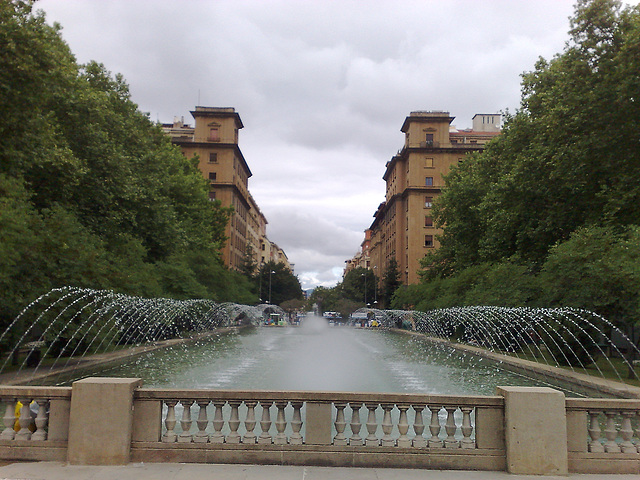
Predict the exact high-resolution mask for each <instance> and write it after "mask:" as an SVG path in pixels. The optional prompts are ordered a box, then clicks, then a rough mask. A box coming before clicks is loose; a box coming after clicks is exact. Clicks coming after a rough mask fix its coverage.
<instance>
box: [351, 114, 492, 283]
mask: <svg viewBox="0 0 640 480" xmlns="http://www.w3.org/2000/svg"><path fill="white" fill-rule="evenodd" d="M453 120H454V117H452V116H450V114H449V112H445V111H416V112H411V113H410V114H409V116H408V117H406V119H405V121H404V123H403V124H402V127H401V129H400V130H401V131H402V132H403V133H404V134H405V138H404V145H403V147H402V149H401V150H400V151H399V152H398V153H397V155H395V156H393V157H392V158H391V160H390V161H388V162H387V164H386V170H385V172H384V175H383V177H382V178H383V179H384V181H385V183H386V194H385V201H384V202H382V203H381V204H380V205H379V206H378V208H377V210H376V212H375V213H374V215H373V216H374V220H373V223H372V224H371V226H370V227H369V229H368V230H367V231H365V242H367V244H368V245H367V249H366V251H365V249H364V248H362V249H361V251H360V252H358V254H357V255H356V257H358V256H359V257H360V258H358V259H357V262H358V263H359V264H364V265H369V267H367V268H373V269H374V270H375V271H376V272H379V274H378V275H377V276H380V275H382V274H383V273H384V272H385V271H386V269H387V266H388V263H389V260H390V259H391V258H395V259H396V261H397V262H398V269H399V271H400V275H401V280H402V282H403V283H404V284H407V285H408V284H413V283H418V281H419V277H418V270H419V268H420V260H421V259H422V258H423V257H424V256H425V255H426V254H427V253H428V252H430V251H433V250H434V249H437V248H438V247H439V242H438V238H437V237H438V235H439V234H440V233H441V232H442V230H441V229H438V228H436V227H435V226H434V221H433V216H432V206H433V201H434V200H435V199H436V198H437V197H438V195H439V194H440V193H441V191H442V188H443V187H444V178H443V177H444V175H446V174H447V173H448V172H449V170H450V169H451V167H452V166H453V165H456V164H458V163H459V162H462V161H463V160H464V157H465V155H467V154H468V153H472V152H477V151H481V150H483V149H484V145H485V144H486V143H487V142H489V141H490V140H491V139H493V138H494V137H495V136H496V135H499V134H500V120H501V116H500V115H499V114H477V115H475V116H474V117H473V124H472V125H473V127H472V128H470V129H465V130H458V129H456V128H455V127H453V126H452V125H451V122H452V121H453ZM367 239H368V241H367ZM365 242H363V245H365ZM356 257H354V259H352V260H351V261H349V260H348V261H347V262H348V265H350V263H349V262H355V261H356ZM362 257H365V258H362Z"/></svg>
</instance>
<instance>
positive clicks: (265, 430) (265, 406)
mask: <svg viewBox="0 0 640 480" xmlns="http://www.w3.org/2000/svg"><path fill="white" fill-rule="evenodd" d="M271 405H273V402H265V401H262V400H261V401H260V406H261V407H262V420H260V428H261V429H262V433H261V434H260V436H259V437H258V443H261V444H271V443H273V440H272V438H271V435H269V429H270V428H271V415H270V412H269V408H271Z"/></svg>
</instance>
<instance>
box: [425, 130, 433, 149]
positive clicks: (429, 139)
mask: <svg viewBox="0 0 640 480" xmlns="http://www.w3.org/2000/svg"><path fill="white" fill-rule="evenodd" d="M425 141H426V144H427V147H433V133H427V135H426V136H425Z"/></svg>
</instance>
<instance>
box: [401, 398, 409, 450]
mask: <svg viewBox="0 0 640 480" xmlns="http://www.w3.org/2000/svg"><path fill="white" fill-rule="evenodd" d="M398 410H400V418H399V419H398V432H400V436H399V437H398V446H399V447H402V448H409V447H410V446H411V439H410V438H409V437H408V436H407V432H408V431H409V420H408V419H407V410H409V406H408V405H398Z"/></svg>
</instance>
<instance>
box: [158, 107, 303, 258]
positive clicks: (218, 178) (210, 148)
mask: <svg viewBox="0 0 640 480" xmlns="http://www.w3.org/2000/svg"><path fill="white" fill-rule="evenodd" d="M191 115H192V116H193V118H194V121H195V126H194V127H191V126H190V125H185V123H184V119H180V120H178V119H175V120H174V122H173V124H165V125H163V130H164V132H165V133H166V134H167V135H169V136H171V140H172V142H173V143H174V144H175V145H178V146H179V147H180V149H181V150H182V153H183V154H184V155H185V156H186V157H187V158H192V157H193V156H194V155H197V156H198V158H199V163H198V168H199V169H200V171H201V172H202V175H203V176H204V178H206V179H207V180H208V181H209V184H210V190H209V198H210V199H211V200H212V201H213V200H220V202H221V204H222V206H223V207H233V214H232V216H231V218H230V220H229V223H228V224H227V227H226V230H225V234H226V237H227V241H226V243H225V245H224V248H223V249H222V258H223V261H224V263H225V265H227V266H228V267H229V268H231V269H235V270H238V269H240V268H241V267H242V265H243V263H244V261H245V259H246V256H247V255H249V254H250V255H252V256H253V260H254V262H255V263H256V265H260V264H261V263H264V262H267V261H269V260H270V257H269V255H271V250H272V249H271V245H272V242H270V241H269V239H268V238H267V223H268V222H267V219H266V217H265V216H264V215H263V214H262V212H261V211H260V208H259V207H258V204H257V203H256V201H255V199H254V198H253V196H252V195H251V193H250V192H249V178H250V177H251V175H252V174H251V170H250V169H249V165H248V164H247V162H246V160H245V158H244V156H243V155H242V151H241V150H240V147H239V145H238V137H239V131H240V129H241V128H243V127H244V125H243V124H242V120H241V119H240V115H238V113H237V112H236V111H235V109H234V108H231V107H222V108H221V107H201V106H197V107H196V108H195V110H194V111H192V112H191ZM267 246H268V248H267ZM267 250H268V253H267V257H268V258H265V251H267ZM280 257H284V258H285V259H286V255H284V252H282V255H281V256H280ZM280 257H278V258H280ZM286 265H287V267H288V268H289V269H291V266H290V265H289V263H288V260H287V262H286Z"/></svg>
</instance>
